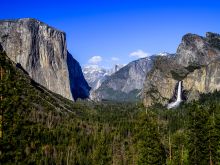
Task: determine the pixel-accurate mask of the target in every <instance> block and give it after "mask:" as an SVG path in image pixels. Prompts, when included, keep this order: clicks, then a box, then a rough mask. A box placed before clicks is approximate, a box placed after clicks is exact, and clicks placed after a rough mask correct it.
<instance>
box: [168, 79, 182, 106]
mask: <svg viewBox="0 0 220 165" xmlns="http://www.w3.org/2000/svg"><path fill="white" fill-rule="evenodd" d="M181 95H182V81H179V83H178V90H177V98H176V101H174V102H172V103H169V104H168V105H167V108H168V109H171V108H175V107H177V106H178V105H179V104H180V103H181V102H182V97H181Z"/></svg>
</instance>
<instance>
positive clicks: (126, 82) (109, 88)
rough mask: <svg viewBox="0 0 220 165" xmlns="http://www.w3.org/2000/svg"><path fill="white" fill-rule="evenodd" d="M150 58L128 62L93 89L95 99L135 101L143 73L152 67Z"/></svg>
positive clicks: (137, 97)
mask: <svg viewBox="0 0 220 165" xmlns="http://www.w3.org/2000/svg"><path fill="white" fill-rule="evenodd" d="M152 63H153V62H152V59H151V58H142V59H139V60H136V61H133V62H131V63H129V64H128V65H126V66H124V67H123V68H121V69H120V70H118V71H117V72H115V73H114V74H112V75H111V76H109V77H107V78H106V80H105V81H104V82H103V83H102V84H101V86H100V87H99V88H98V89H97V90H95V91H94V93H93V96H92V97H93V98H95V99H96V100H111V101H136V100H138V99H139V96H138V94H139V93H140V91H141V89H142V88H143V83H144V80H145V75H146V74H147V72H148V71H149V70H150V69H151V67H152Z"/></svg>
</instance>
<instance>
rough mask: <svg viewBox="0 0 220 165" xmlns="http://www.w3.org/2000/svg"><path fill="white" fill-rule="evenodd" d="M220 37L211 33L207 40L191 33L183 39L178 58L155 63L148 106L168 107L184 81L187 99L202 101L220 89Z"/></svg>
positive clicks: (146, 96)
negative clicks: (208, 93)
mask: <svg viewBox="0 0 220 165" xmlns="http://www.w3.org/2000/svg"><path fill="white" fill-rule="evenodd" d="M219 70H220V36H219V35H218V34H215V33H207V34H206V37H201V36H198V35H195V34H187V35H185V36H184V37H183V39H182V42H181V44H180V45H179V47H178V49H177V55H176V56H175V57H172V58H170V57H163V58H161V57H160V58H157V59H156V60H155V63H154V66H153V68H152V70H151V72H149V74H148V75H147V78H146V81H145V85H144V90H143V97H144V104H145V105H146V106H150V105H152V104H154V103H161V104H163V105H166V104H167V103H169V102H170V101H171V99H172V98H173V96H174V93H175V86H176V84H177V82H178V81H182V82H183V83H182V85H183V93H184V95H185V98H186V99H187V100H188V101H190V100H194V99H198V97H199V94H200V93H207V92H213V91H214V90H220V71H219Z"/></svg>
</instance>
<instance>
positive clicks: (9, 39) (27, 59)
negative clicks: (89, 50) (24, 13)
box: [0, 18, 72, 99]
mask: <svg viewBox="0 0 220 165" xmlns="http://www.w3.org/2000/svg"><path fill="white" fill-rule="evenodd" d="M0 43H1V45H2V47H3V49H4V50H5V51H6V53H7V55H8V56H9V57H10V59H11V60H13V61H14V62H16V63H19V64H21V66H22V67H23V68H24V69H25V70H26V71H27V72H28V73H29V75H30V76H31V77H32V78H33V79H34V80H35V81H36V82H38V83H40V84H41V85H43V86H45V87H46V88H48V89H49V90H51V91H53V92H55V93H58V94H60V95H62V96H64V97H66V98H68V99H72V93H71V90H70V80H69V77H71V75H70V74H69V71H68V66H67V47H66V35H65V33H64V32H61V31H58V30H56V29H54V28H52V27H50V26H48V25H46V24H44V23H42V22H40V21H38V20H35V19H30V18H25V19H18V20H2V21H0Z"/></svg>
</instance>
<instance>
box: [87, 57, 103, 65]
mask: <svg viewBox="0 0 220 165" xmlns="http://www.w3.org/2000/svg"><path fill="white" fill-rule="evenodd" d="M101 61H102V57H101V56H93V57H92V58H90V59H89V61H88V62H89V63H90V64H98V63H100V62H101Z"/></svg>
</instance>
